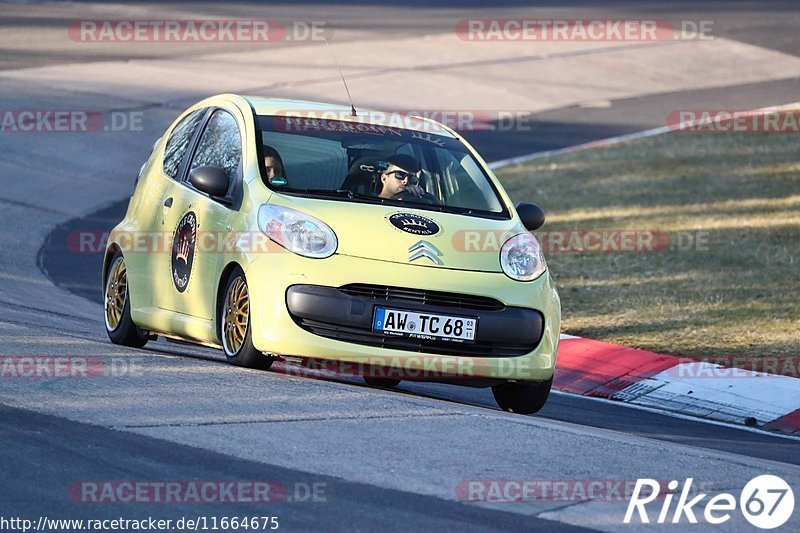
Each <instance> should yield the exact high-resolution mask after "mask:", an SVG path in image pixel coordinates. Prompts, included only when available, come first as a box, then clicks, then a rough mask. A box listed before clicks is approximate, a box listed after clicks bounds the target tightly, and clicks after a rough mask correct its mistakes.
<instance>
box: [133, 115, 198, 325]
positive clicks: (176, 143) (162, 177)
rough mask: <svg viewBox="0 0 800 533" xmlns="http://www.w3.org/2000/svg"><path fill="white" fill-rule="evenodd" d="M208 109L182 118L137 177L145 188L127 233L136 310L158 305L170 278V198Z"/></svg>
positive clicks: (137, 195)
mask: <svg viewBox="0 0 800 533" xmlns="http://www.w3.org/2000/svg"><path fill="white" fill-rule="evenodd" d="M208 111H209V109H208V108H201V109H196V110H194V111H192V112H190V113H188V114H186V115H185V116H184V117H183V118H181V119H180V120H178V121H177V122H176V124H175V126H174V127H173V128H172V129H171V130H168V131H169V135H168V137H167V140H166V143H165V146H164V151H163V156H162V158H161V161H159V162H157V163H156V164H153V165H150V167H149V169H148V171H147V174H146V175H140V176H139V178H138V179H137V185H136V187H137V189H141V190H139V191H137V193H136V194H135V195H134V200H133V201H134V202H135V205H132V206H130V207H129V209H128V212H129V213H131V219H132V220H131V222H132V223H131V226H130V229H131V230H132V232H133V233H131V234H130V235H126V237H127V238H128V243H129V247H128V248H129V250H126V251H127V252H128V253H126V257H125V259H126V262H127V266H128V279H129V283H130V285H131V287H136V290H135V291H134V292H133V294H134V296H132V297H131V307H132V308H133V311H134V312H136V311H137V310H138V309H151V308H153V307H155V302H156V299H157V298H156V295H157V294H159V293H160V292H162V291H163V290H164V287H166V286H167V282H168V281H169V280H168V279H165V278H166V276H164V270H163V269H162V264H161V263H162V262H161V259H162V258H163V256H164V255H165V254H166V253H168V250H166V249H165V248H166V247H167V246H168V245H165V241H166V237H167V236H166V235H165V233H166V231H167V230H166V217H167V216H168V214H169V210H170V207H169V206H171V205H172V204H171V202H172V201H171V200H169V201H168V200H167V199H168V198H172V197H173V195H174V191H175V190H176V189H177V188H179V187H181V185H180V184H179V181H180V179H181V169H182V168H183V167H185V166H186V165H187V164H188V155H189V153H190V152H191V150H190V148H191V146H192V145H193V144H194V140H195V139H196V135H197V133H198V130H199V127H200V126H201V125H202V123H203V122H204V120H205V117H206V113H207V112H208ZM140 172H141V171H140ZM152 326H153V327H155V326H158V324H152Z"/></svg>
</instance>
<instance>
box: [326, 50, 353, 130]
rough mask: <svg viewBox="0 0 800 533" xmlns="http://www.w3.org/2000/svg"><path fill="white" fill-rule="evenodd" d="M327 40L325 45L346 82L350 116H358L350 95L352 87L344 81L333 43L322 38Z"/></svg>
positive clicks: (345, 87)
mask: <svg viewBox="0 0 800 533" xmlns="http://www.w3.org/2000/svg"><path fill="white" fill-rule="evenodd" d="M322 39H323V40H324V41H325V46H327V47H328V51H329V52H330V53H331V57H333V62H334V63H336V68H338V69H339V76H341V77H342V83H343V84H344V90H345V91H347V99H348V100H350V116H352V117H357V116H358V115H356V106H354V105H353V99H352V98H351V97H350V89H348V88H347V82H346V81H344V74H342V67H340V66H339V62H338V61H336V55H335V54H334V53H333V48H331V45H330V44H328V39H326V38H325V37H323V38H322Z"/></svg>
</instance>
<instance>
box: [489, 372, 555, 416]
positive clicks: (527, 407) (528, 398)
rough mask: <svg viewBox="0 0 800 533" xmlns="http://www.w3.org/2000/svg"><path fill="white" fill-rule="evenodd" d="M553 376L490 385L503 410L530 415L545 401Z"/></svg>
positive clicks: (542, 405)
mask: <svg viewBox="0 0 800 533" xmlns="http://www.w3.org/2000/svg"><path fill="white" fill-rule="evenodd" d="M552 385H553V378H550V379H548V380H546V381H517V382H508V383H501V384H500V385H495V386H493V387H492V394H493V395H494V399H495V401H496V402H497V405H499V406H500V409H502V410H503V411H508V412H510V413H518V414H521V415H531V414H533V413H536V412H538V411H539V410H540V409H541V408H542V407H544V404H545V403H547V397H548V396H549V395H550V387H551V386H552Z"/></svg>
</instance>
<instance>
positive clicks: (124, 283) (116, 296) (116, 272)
mask: <svg viewBox="0 0 800 533" xmlns="http://www.w3.org/2000/svg"><path fill="white" fill-rule="evenodd" d="M127 299H128V270H127V268H126V267H125V259H123V258H122V256H120V257H117V259H115V260H114V264H113V265H111V270H110V271H109V273H108V280H106V298H105V301H104V307H105V311H106V313H105V316H106V328H107V329H108V331H114V330H115V329H117V326H119V322H120V320H122V312H123V311H124V310H125V301H126V300H127Z"/></svg>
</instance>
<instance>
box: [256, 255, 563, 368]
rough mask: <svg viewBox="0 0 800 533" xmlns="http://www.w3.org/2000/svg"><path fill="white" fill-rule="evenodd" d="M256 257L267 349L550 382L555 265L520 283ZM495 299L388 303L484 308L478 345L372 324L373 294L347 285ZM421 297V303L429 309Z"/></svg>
mask: <svg viewBox="0 0 800 533" xmlns="http://www.w3.org/2000/svg"><path fill="white" fill-rule="evenodd" d="M267 255H268V256H263V255H262V256H259V257H256V258H255V259H254V260H253V261H252V262H251V263H250V264H249V265H248V267H247V268H246V272H245V275H246V276H247V279H248V282H249V286H250V292H251V294H250V297H251V320H252V322H251V323H252V325H253V328H252V338H253V344H254V345H255V347H256V348H257V349H258V350H261V351H262V352H265V353H270V354H275V355H284V356H296V357H305V358H312V359H325V360H335V361H344V362H351V363H357V364H360V365H369V366H383V367H391V368H401V369H403V370H404V371H415V370H424V371H425V372H426V373H430V374H432V375H433V376H434V377H435V376H436V375H437V374H441V377H442V378H447V377H448V376H453V375H455V377H456V378H458V379H476V380H477V379H479V378H489V379H499V380H509V379H510V380H545V379H549V378H550V377H552V375H553V369H554V366H555V361H556V351H557V348H558V335H559V328H560V317H561V308H560V303H559V299H558V294H557V293H556V291H555V289H554V288H553V286H552V283H551V280H550V276H549V273H547V272H546V273H545V274H543V275H542V276H541V277H539V278H538V279H536V280H534V281H531V282H525V283H523V282H517V281H514V280H511V279H509V278H508V277H506V276H505V275H504V274H502V273H493V272H471V271H461V270H452V269H445V268H436V267H427V266H421V265H408V264H399V263H390V262H385V261H375V260H369V259H363V258H357V257H350V256H344V255H334V256H332V257H330V258H328V259H324V260H315V259H307V258H303V257H300V256H297V255H294V254H291V253H275V254H267ZM389 280H391V285H392V286H394V287H409V288H413V289H419V290H425V291H438V292H442V293H443V292H446V293H453V294H462V295H465V296H466V297H467V298H468V299H469V297H470V296H474V297H476V298H483V299H485V300H489V299H493V300H494V301H497V302H499V303H500V307H501V309H482V310H476V309H470V310H456V309H454V308H453V307H452V306H441V307H439V306H437V305H430V304H420V303H413V302H409V301H402V302H400V301H394V300H383V301H380V304H381V305H384V306H389V307H393V308H399V309H408V310H419V309H420V308H421V309H422V310H424V311H427V312H431V313H438V314H444V315H469V316H479V327H478V334H477V336H476V342H475V343H474V344H472V345H466V344H457V345H453V344H450V343H443V342H442V343H437V342H433V341H417V340H414V339H407V338H387V337H383V336H382V335H379V334H378V333H373V332H372V331H371V320H372V313H373V307H374V305H375V304H376V300H375V299H374V298H372V299H370V298H367V297H364V296H362V295H357V294H356V295H354V294H352V293H350V294H347V292H343V291H342V290H340V288H342V287H345V286H351V285H354V284H358V285H361V286H364V285H376V286H384V285H386V284H387V283H386V282H387V281H389ZM423 305H424V307H422V306H423ZM476 313H477V314H476Z"/></svg>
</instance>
